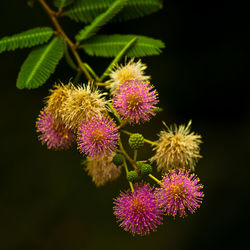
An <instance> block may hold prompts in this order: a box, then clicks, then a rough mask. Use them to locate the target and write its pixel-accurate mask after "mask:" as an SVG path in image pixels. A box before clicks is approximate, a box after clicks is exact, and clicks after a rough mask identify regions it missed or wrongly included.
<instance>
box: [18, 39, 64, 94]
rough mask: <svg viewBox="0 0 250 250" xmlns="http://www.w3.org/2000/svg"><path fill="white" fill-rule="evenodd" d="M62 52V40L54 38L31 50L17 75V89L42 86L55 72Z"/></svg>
mask: <svg viewBox="0 0 250 250" xmlns="http://www.w3.org/2000/svg"><path fill="white" fill-rule="evenodd" d="M63 51H64V40H63V39H62V38H60V37H55V38H54V39H53V40H52V41H51V42H50V43H48V44H46V45H43V46H41V47H39V48H35V49H34V50H32V51H31V52H30V54H29V55H28V57H27V58H26V60H25V61H24V63H23V65H22V67H21V70H20V72H19V74H18V78H17V88H19V89H23V88H27V89H33V88H38V87H39V86H41V85H43V84H44V83H45V82H46V81H47V79H48V78H49V77H50V75H51V74H52V73H53V72H54V71H55V68H56V66H57V64H58V63H59V61H60V59H61V58H62V56H63Z"/></svg>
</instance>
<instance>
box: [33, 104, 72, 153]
mask: <svg viewBox="0 0 250 250" xmlns="http://www.w3.org/2000/svg"><path fill="white" fill-rule="evenodd" d="M36 126H37V132H39V133H41V134H40V135H39V139H40V140H41V142H42V144H47V146H48V148H53V149H56V150H60V149H67V148H69V147H70V145H71V144H72V142H73V141H74V140H75V136H74V134H73V133H72V131H71V130H70V129H68V128H66V127H65V125H64V123H63V122H62V121H61V120H59V119H54V118H53V117H52V115H51V114H50V113H49V112H48V111H47V109H46V108H45V109H44V110H43V111H41V114H40V115H39V117H38V120H37V122H36Z"/></svg>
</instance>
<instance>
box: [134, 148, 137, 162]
mask: <svg viewBox="0 0 250 250" xmlns="http://www.w3.org/2000/svg"><path fill="white" fill-rule="evenodd" d="M137 152H138V151H137V150H135V151H134V161H135V162H136V159H137Z"/></svg>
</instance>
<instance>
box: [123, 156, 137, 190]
mask: <svg viewBox="0 0 250 250" xmlns="http://www.w3.org/2000/svg"><path fill="white" fill-rule="evenodd" d="M123 165H124V168H125V171H126V175H128V165H127V162H126V160H125V161H124V164H123ZM129 186H130V189H131V191H132V193H133V192H134V191H135V190H134V187H133V184H132V182H131V181H129Z"/></svg>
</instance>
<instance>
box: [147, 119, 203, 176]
mask: <svg viewBox="0 0 250 250" xmlns="http://www.w3.org/2000/svg"><path fill="white" fill-rule="evenodd" d="M190 126H191V121H190V122H189V123H188V125H187V126H186V127H185V126H184V125H180V126H179V127H177V126H176V125H174V126H173V127H170V128H168V127H167V131H161V132H160V135H159V140H158V141H157V142H156V145H155V147H154V150H155V151H156V153H155V155H154V156H153V157H152V158H151V159H150V160H151V162H153V161H155V162H156V163H157V166H158V171H160V170H162V171H163V172H165V171H168V170H171V169H177V168H191V169H192V170H194V167H195V165H196V163H197V161H198V159H199V158H201V155H200V143H201V136H200V135H196V134H194V132H192V133H191V132H190Z"/></svg>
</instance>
